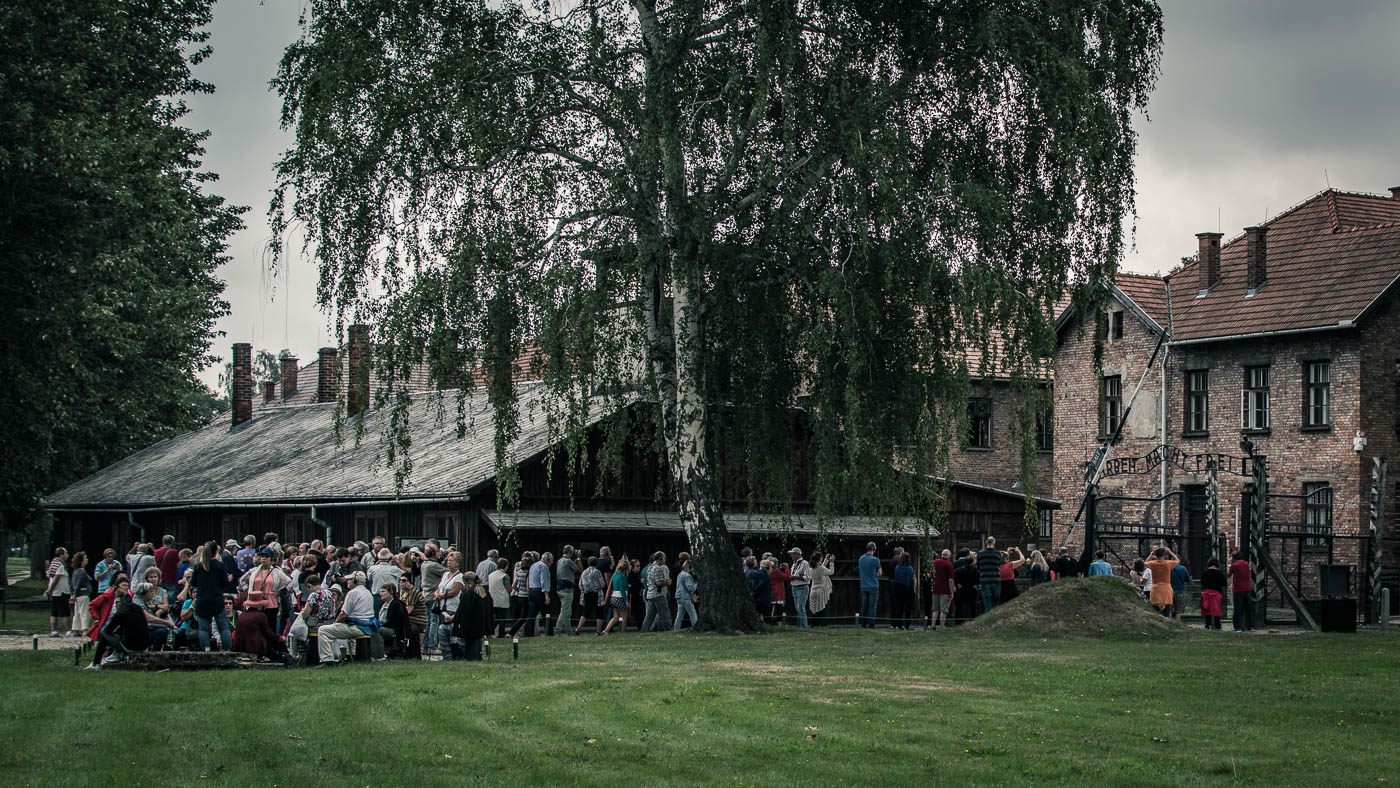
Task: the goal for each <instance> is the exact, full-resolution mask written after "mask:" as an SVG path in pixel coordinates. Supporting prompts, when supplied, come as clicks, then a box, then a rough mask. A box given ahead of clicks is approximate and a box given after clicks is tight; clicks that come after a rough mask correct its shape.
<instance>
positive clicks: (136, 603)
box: [98, 583, 159, 665]
mask: <svg viewBox="0 0 1400 788" xmlns="http://www.w3.org/2000/svg"><path fill="white" fill-rule="evenodd" d="M157 590H159V586H154V585H151V584H150V583H137V584H136V588H135V591H134V593H135V596H134V597H132V598H124V599H120V600H118V602H117V609H116V611H115V612H114V613H112V615H111V616H109V617H108V618H107V623H106V624H103V625H102V631H101V632H100V633H99V635H100V637H101V641H102V643H103V644H105V645H106V647H107V648H106V650H107V651H111V652H114V653H113V654H111V655H110V657H109V658H108V659H107V660H104V661H105V662H111V661H114V660H112V659H111V657H115V656H117V655H119V654H136V653H139V652H142V651H147V650H149V649H150V647H151V629H150V627H149V626H148V625H147V623H146V610H145V608H144V607H142V602H143V601H145V602H149V601H150V599H151V598H152V597H154V596H155V592H156V591H157ZM98 664H99V665H100V664H102V663H98Z"/></svg>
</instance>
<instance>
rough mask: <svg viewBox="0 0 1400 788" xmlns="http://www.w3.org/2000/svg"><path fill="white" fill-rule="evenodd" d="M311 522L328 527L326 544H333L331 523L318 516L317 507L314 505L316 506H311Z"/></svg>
mask: <svg viewBox="0 0 1400 788" xmlns="http://www.w3.org/2000/svg"><path fill="white" fill-rule="evenodd" d="M311 522H313V523H315V524H317V525H319V526H321V527H322V528H324V529H326V544H332V542H331V524H330V523H328V522H326V521H325V520H322V519H320V518H318V517H317V516H316V507H314V506H313V507H311Z"/></svg>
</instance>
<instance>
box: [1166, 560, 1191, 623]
mask: <svg viewBox="0 0 1400 788" xmlns="http://www.w3.org/2000/svg"><path fill="white" fill-rule="evenodd" d="M1178 560H1179V562H1180V563H1178V564H1177V565H1176V566H1174V567H1172V571H1171V574H1170V575H1168V578H1169V579H1170V581H1171V585H1172V618H1174V619H1176V620H1177V621H1180V620H1181V610H1182V608H1184V607H1186V588H1187V586H1189V585H1191V569H1190V567H1188V566H1187V565H1186V559H1184V558H1182V559H1178Z"/></svg>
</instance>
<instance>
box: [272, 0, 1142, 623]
mask: <svg viewBox="0 0 1400 788" xmlns="http://www.w3.org/2000/svg"><path fill="white" fill-rule="evenodd" d="M1160 49H1161V16H1160V12H1159V10H1158V8H1157V7H1156V5H1155V4H1154V3H1152V2H1147V0H1097V1H1095V0H1079V1H1071V0H1053V1H1052V2H1042V3H1024V2H1013V1H1012V0H1004V1H1001V2H998V1H995V0H989V1H988V2H977V3H967V2H914V1H913V0H908V1H906V2H888V3H870V2H857V1H852V0H844V1H838V0H750V1H749V2H733V1H726V2H717V1H711V2H704V1H702V0H673V2H669V3H656V2H655V1H654V0H631V1H630V2H624V1H623V0H574V2H567V3H549V2H543V0H539V1H537V2H531V3H528V4H524V3H520V2H493V3H486V2H482V1H481V0H437V1H436V2H431V3H428V2H415V1H413V0H371V1H370V2H355V3H348V2H343V0H311V1H310V2H309V4H308V7H307V10H306V14H305V17H304V20H303V34H302V36H301V38H300V40H299V41H298V42H296V43H295V44H293V45H292V46H291V47H289V48H288V50H287V52H286V54H285V57H284V59H283V61H282V65H281V69H280V71H279V73H278V76H277V78H276V80H275V85H276V87H277V89H278V90H279V92H280V93H281V95H282V96H283V99H284V111H283V121H284V123H285V124H286V125H287V126H288V127H289V128H291V129H292V130H293V131H294V132H295V135H296V136H295V144H294V146H293V147H292V149H291V150H289V151H288V152H287V153H286V154H285V155H284V157H283V158H282V159H281V161H280V163H279V168H278V174H279V182H278V188H277V191H276V194H275V197H274V200H273V202H272V206H271V217H272V221H273V225H274V228H275V229H276V230H277V234H278V237H281V236H282V234H283V231H284V230H285V229H286V228H287V227H288V224H289V223H290V222H293V221H296V222H300V223H304V224H305V227H306V231H307V233H306V237H307V243H308V247H307V248H308V250H310V251H311V252H312V253H313V254H314V255H315V257H316V259H317V261H318V262H319V265H320V270H321V280H320V286H319V295H320V298H321V300H322V302H323V303H325V304H327V305H330V306H332V307H334V309H335V311H336V314H337V315H339V316H340V317H341V318H342V319H347V318H355V317H366V316H373V317H375V318H377V325H378V326H379V336H377V337H376V340H377V341H378V342H380V343H381V344H383V345H385V346H387V347H388V348H390V350H389V351H388V353H387V354H386V357H391V358H393V359H394V361H395V365H394V366H395V368H394V369H388V370H386V371H389V372H396V373H398V374H399V376H402V375H403V374H404V373H406V371H407V370H408V369H409V368H410V367H411V366H412V365H414V364H418V363H429V364H431V365H432V368H433V370H434V371H435V373H436V374H437V377H438V380H440V381H445V382H450V383H451V384H453V385H470V384H473V383H477V382H485V384H486V385H487V386H488V390H489V394H490V399H491V402H492V403H493V404H494V406H495V409H496V410H495V414H496V428H497V430H498V443H497V446H498V454H497V459H498V461H499V462H500V463H502V464H503V465H508V464H509V462H510V459H511V458H510V457H508V456H507V455H506V453H505V447H506V446H508V445H509V438H510V437H511V435H512V434H513V431H514V429H515V425H516V423H517V420H518V419H519V418H520V414H519V413H518V412H517V411H516V410H515V408H514V407H513V403H514V402H515V393H516V392H515V388H514V384H513V383H512V375H511V365H512V364H513V363H516V360H517V359H519V358H520V357H521V353H522V350H524V349H525V348H526V347H528V346H531V345H537V346H538V349H539V351H540V354H539V356H538V358H539V359H542V361H541V362H540V363H539V369H538V372H539V373H540V375H542V377H543V379H544V380H545V381H546V382H547V384H548V385H549V386H550V387H551V390H552V391H554V392H555V393H556V397H555V398H554V399H553V402H554V403H555V405H554V406H553V408H552V414H553V415H552V416H551V418H553V419H554V421H553V422H551V423H555V424H557V425H559V427H560V428H561V429H563V430H569V429H577V428H578V426H579V425H581V424H583V423H585V422H584V420H583V414H584V412H585V411H586V410H587V409H589V408H596V407H599V405H598V404H597V401H596V400H594V399H591V397H590V395H592V394H594V393H598V392H601V393H603V394H604V395H605V396H607V397H610V398H612V400H613V405H620V404H621V403H622V402H623V401H625V398H626V397H627V396H628V392H630V391H633V390H640V391H642V392H644V396H645V397H646V398H648V399H650V400H653V401H655V402H656V403H658V407H656V409H655V413H656V414H657V415H656V419H657V424H656V425H655V427H656V430H657V433H658V434H659V435H660V439H661V442H662V444H663V449H664V451H662V452H660V454H659V456H661V457H662V458H663V461H664V462H665V463H666V467H667V470H668V475H669V485H670V489H671V494H672V495H673V497H674V498H675V504H676V506H677V511H678V512H679V515H680V518H681V520H682V522H683V524H684V525H685V528H686V532H687V535H688V537H689V539H690V541H691V547H692V550H691V552H692V554H693V556H694V560H695V562H696V566H697V570H698V572H699V574H700V576H703V577H705V578H706V604H705V605H703V606H702V611H701V621H700V626H701V627H702V628H710V629H719V630H732V629H745V630H752V629H756V628H758V627H759V626H761V625H760V623H759V621H758V619H757V616H756V615H755V611H754V607H753V605H752V603H751V602H750V601H749V600H748V596H747V594H746V592H745V590H744V588H743V586H742V578H741V576H740V574H739V573H738V572H736V571H735V569H736V568H737V565H738V564H737V560H736V559H735V556H734V552H733V548H732V545H731V542H730V540H729V537H728V533H727V530H726V529H725V526H724V521H723V513H722V512H721V510H720V506H719V502H718V497H717V495H716V480H717V474H719V473H720V472H722V471H723V472H728V471H724V469H722V468H719V467H717V465H716V463H717V457H720V456H721V455H722V457H723V459H724V462H725V464H726V466H727V465H729V464H732V463H738V464H739V465H740V466H741V467H742V470H741V471H740V473H741V474H742V475H743V477H744V480H745V485H746V489H747V490H749V491H750V492H749V495H750V496H751V499H768V498H770V495H769V493H772V496H771V497H772V498H774V499H781V498H783V497H784V496H790V495H791V492H792V486H791V485H792V484H793V483H794V482H793V479H792V473H791V466H792V463H791V459H792V458H791V455H790V446H791V440H792V438H791V433H792V415H791V414H792V412H793V410H794V409H797V408H800V409H804V410H805V411H806V412H807V413H808V414H810V415H809V417H808V419H807V420H808V421H809V423H810V431H811V445H810V447H809V452H808V456H809V457H810V460H811V463H812V471H811V478H810V479H809V480H807V481H805V482H803V483H804V484H808V485H810V495H811V496H812V497H813V498H814V499H815V501H816V503H817V506H818V510H819V511H820V512H824V513H853V512H858V513H873V514H880V515H905V514H909V513H911V512H912V513H918V512H928V511H931V510H932V509H933V508H934V507H935V503H936V502H935V498H934V496H933V495H932V493H931V492H930V491H929V489H928V488H927V487H926V486H924V485H919V484H911V483H910V482H911V478H917V477H918V476H919V475H924V474H933V473H937V472H939V470H940V469H941V468H942V467H943V466H944V465H945V464H946V457H947V449H948V445H949V442H950V440H955V439H956V435H957V434H958V432H957V431H956V430H954V429H950V425H954V424H958V423H960V422H961V420H962V419H964V418H965V413H964V408H965V402H966V399H965V397H966V393H967V386H968V383H967V381H968V376H969V370H968V369H967V368H966V365H965V363H964V358H965V353H964V349H965V348H966V347H969V346H975V347H979V348H981V350H982V356H983V358H984V359H987V360H988V362H989V363H994V364H996V365H998V368H999V369H1001V370H1003V371H1004V373H1005V374H1008V375H1009V376H1011V377H1012V379H1013V381H1020V383H1017V384H1016V385H1017V386H1019V388H1018V390H1020V391H1023V392H1032V391H1033V390H1034V384H1033V381H1034V380H1036V379H1038V377H1039V374H1040V372H1041V370H1040V368H1039V366H1038V365H1039V363H1040V362H1041V360H1043V359H1044V358H1045V357H1047V356H1048V355H1049V354H1050V352H1051V350H1052V349H1053V346H1054V329H1053V325H1052V323H1051V317H1050V314H1049V313H1050V310H1051V306H1052V305H1053V304H1055V303H1057V302H1058V301H1060V299H1062V298H1063V297H1064V296H1065V295H1066V294H1067V293H1069V292H1071V290H1073V291H1074V292H1075V293H1076V294H1077V306H1076V308H1077V309H1078V310H1079V311H1080V312H1081V313H1084V312H1085V311H1086V310H1088V309H1089V308H1091V306H1092V303H1091V302H1092V301H1093V298H1091V297H1090V296H1091V294H1093V293H1096V292H1097V293H1101V292H1102V291H1103V289H1104V288H1103V282H1104V281H1105V279H1106V277H1108V276H1109V275H1110V274H1111V273H1112V271H1113V269H1114V266H1115V265H1116V263H1117V261H1118V259H1119V258H1120V256H1121V252H1122V236H1123V230H1122V228H1123V224H1124V220H1125V217H1128V216H1130V215H1131V212H1132V205H1133V189H1132V161H1133V153H1134V135H1133V131H1132V127H1131V123H1130V122H1131V118H1132V113H1133V112H1134V110H1138V109H1141V108H1143V107H1144V106H1145V102H1146V98H1147V94H1148V91H1149V89H1150V88H1151V86H1152V83H1153V81H1154V79H1155V77H1156V72H1157V66H1158V59H1159V55H1160ZM279 253H281V250H279ZM976 372H977V370H972V371H971V373H972V374H976ZM1026 399H1027V401H1029V400H1030V399H1033V398H1030V397H1027V398H1026ZM590 403H592V404H590ZM721 414H722V417H721ZM1027 445H1029V444H1027ZM719 447H722V451H720V449H719ZM570 450H572V449H570Z"/></svg>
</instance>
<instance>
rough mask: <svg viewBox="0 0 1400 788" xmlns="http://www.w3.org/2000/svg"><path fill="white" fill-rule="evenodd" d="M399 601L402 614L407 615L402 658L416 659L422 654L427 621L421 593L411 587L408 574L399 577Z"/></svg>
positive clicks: (411, 579) (411, 580)
mask: <svg viewBox="0 0 1400 788" xmlns="http://www.w3.org/2000/svg"><path fill="white" fill-rule="evenodd" d="M399 599H400V600H401V601H402V602H403V608H404V612H405V613H407V614H408V638H407V639H408V651H407V652H405V653H404V656H405V657H408V658H409V659H418V658H419V657H420V656H422V654H423V648H422V639H423V629H424V627H425V626H427V623H428V619H427V616H426V614H425V612H424V609H423V608H424V601H423V592H422V591H419V590H418V588H417V587H416V586H414V585H413V577H412V575H409V574H408V573H404V574H402V575H400V576H399Z"/></svg>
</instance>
